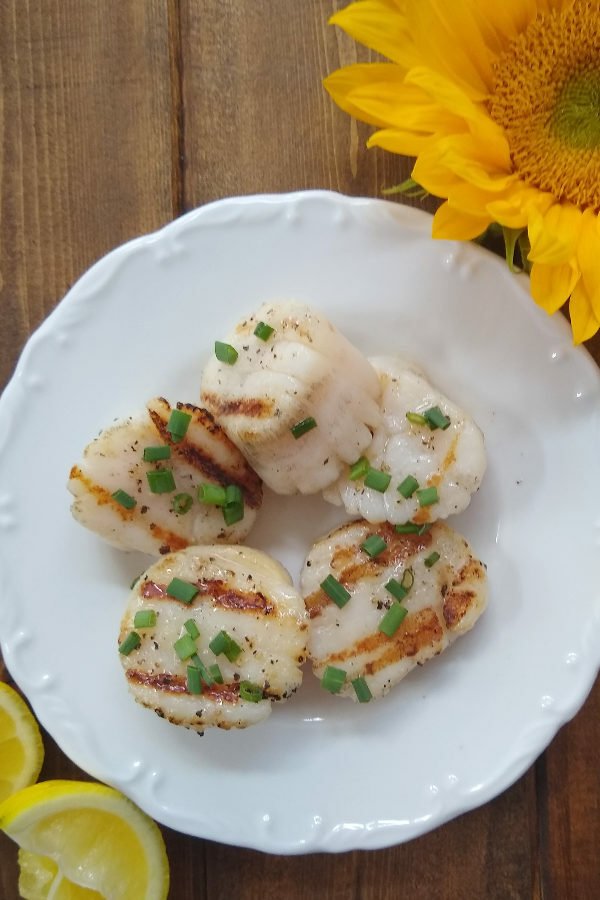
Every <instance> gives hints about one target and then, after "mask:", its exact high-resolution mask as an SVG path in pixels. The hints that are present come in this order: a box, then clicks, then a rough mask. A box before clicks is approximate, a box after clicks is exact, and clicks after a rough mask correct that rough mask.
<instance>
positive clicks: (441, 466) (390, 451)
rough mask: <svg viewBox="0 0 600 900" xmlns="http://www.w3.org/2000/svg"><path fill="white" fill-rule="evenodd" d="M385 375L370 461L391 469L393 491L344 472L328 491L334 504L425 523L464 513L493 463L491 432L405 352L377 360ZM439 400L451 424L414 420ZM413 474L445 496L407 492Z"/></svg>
mask: <svg viewBox="0 0 600 900" xmlns="http://www.w3.org/2000/svg"><path fill="white" fill-rule="evenodd" d="M370 361H371V363H372V365H373V367H374V368H375V369H376V371H377V372H378V373H379V377H380V379H381V387H382V394H381V410H382V421H381V423H380V424H379V426H377V427H376V429H375V431H374V434H373V440H372V442H371V444H370V446H369V448H368V450H367V451H366V453H365V455H366V457H367V458H368V461H369V464H370V465H371V466H372V467H373V468H374V469H379V470H381V471H383V472H385V473H386V474H389V475H391V480H390V482H389V485H388V487H387V488H386V490H385V491H383V492H380V491H378V490H376V489H374V488H372V487H367V486H366V485H365V484H364V481H363V479H358V480H356V481H351V480H350V479H349V477H348V475H349V470H348V468H346V470H345V471H344V473H343V474H342V476H341V477H340V478H339V479H338V480H337V481H336V482H335V483H334V484H332V485H330V486H329V487H328V488H326V489H325V490H324V491H323V496H324V497H325V499H326V500H328V501H329V502H330V503H334V504H338V505H339V504H342V505H343V506H344V507H345V508H346V511H347V512H348V513H349V514H350V515H354V516H362V517H363V518H365V519H367V520H368V521H369V522H382V521H388V522H393V523H395V524H399V523H403V522H407V521H414V522H418V523H421V524H422V523H424V522H429V521H433V520H435V519H445V518H446V517H447V516H450V515H453V514H455V513H460V512H462V511H463V510H464V509H466V507H467V506H468V505H469V503H470V502H471V498H472V496H473V494H474V493H475V492H476V491H477V490H478V488H479V486H480V484H481V480H482V478H483V475H484V472H485V469H486V451H485V444H484V438H483V434H482V432H481V429H480V428H479V427H478V425H477V424H476V423H475V422H474V420H473V419H472V418H471V416H470V415H469V414H468V413H467V412H466V411H465V410H464V409H461V408H460V407H459V406H457V405H456V404H455V403H454V402H453V401H452V400H450V399H449V398H448V397H447V396H446V395H445V394H443V393H442V392H441V391H440V390H439V389H438V388H436V387H434V386H433V385H432V384H431V382H430V381H429V380H428V378H427V376H426V375H425V373H424V372H423V371H422V370H421V369H420V368H419V367H418V366H417V365H415V364H414V363H412V362H410V361H408V360H405V359H403V358H402V357H396V356H394V357H387V356H386V357H376V358H374V359H371V360H370ZM434 406H437V407H439V409H440V410H441V412H442V413H443V414H444V415H445V416H446V417H447V418H449V419H450V425H449V426H448V427H447V428H436V429H434V430H432V429H431V428H430V427H429V425H427V424H424V425H423V424H414V423H413V422H411V421H409V419H407V417H406V414H407V413H411V412H412V413H417V414H420V415H422V414H423V413H424V412H425V411H427V410H429V409H431V408H432V407H434ZM408 476H412V477H413V478H415V479H416V480H417V482H418V485H419V488H418V490H420V489H422V488H427V487H435V488H436V489H437V497H438V500H437V502H435V503H433V504H432V505H424V506H421V505H420V501H419V495H418V490H416V491H415V492H414V493H413V494H412V496H410V497H407V498H405V497H403V496H402V494H400V493H399V491H398V487H399V485H400V484H402V482H403V481H404V479H405V478H407V477H408Z"/></svg>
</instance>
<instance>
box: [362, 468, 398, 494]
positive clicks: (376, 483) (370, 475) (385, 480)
mask: <svg viewBox="0 0 600 900" xmlns="http://www.w3.org/2000/svg"><path fill="white" fill-rule="evenodd" d="M391 480H392V476H391V475H388V473H387V472H382V471H381V470H380V469H373V468H369V471H368V472H367V474H366V475H365V485H366V486H367V487H370V488H373V490H374V491H380V493H382V494H383V493H384V491H386V490H387V487H388V485H389V483H390V481H391Z"/></svg>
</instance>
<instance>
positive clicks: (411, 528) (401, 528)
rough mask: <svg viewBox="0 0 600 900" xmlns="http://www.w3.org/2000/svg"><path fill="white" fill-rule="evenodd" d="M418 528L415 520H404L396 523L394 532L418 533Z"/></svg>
mask: <svg viewBox="0 0 600 900" xmlns="http://www.w3.org/2000/svg"><path fill="white" fill-rule="evenodd" d="M419 528H420V526H419V525H417V523H416V522H404V523H403V524H402V525H396V534H420V531H419Z"/></svg>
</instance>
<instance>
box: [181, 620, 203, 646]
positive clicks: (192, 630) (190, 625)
mask: <svg viewBox="0 0 600 900" xmlns="http://www.w3.org/2000/svg"><path fill="white" fill-rule="evenodd" d="M183 627H184V628H185V630H186V631H187V633H188V634H189V636H190V637H191V639H192V640H193V641H196V640H198V638H199V637H200V632H199V631H198V626H197V625H196V623H195V622H194V620H193V619H188V620H187V622H184V623H183Z"/></svg>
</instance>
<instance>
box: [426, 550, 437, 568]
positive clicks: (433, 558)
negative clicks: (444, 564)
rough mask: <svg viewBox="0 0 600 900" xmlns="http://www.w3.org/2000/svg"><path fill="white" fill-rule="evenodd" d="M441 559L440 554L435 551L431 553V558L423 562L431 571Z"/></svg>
mask: <svg viewBox="0 0 600 900" xmlns="http://www.w3.org/2000/svg"><path fill="white" fill-rule="evenodd" d="M439 558H440V554H439V553H438V552H437V550H434V551H433V553H430V554H429V556H428V557H427V558H426V559H424V560H423V563H424V565H425V566H427V568H428V569H430V568H431V567H432V566H435V564H436V562H437V561H438V559H439Z"/></svg>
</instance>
